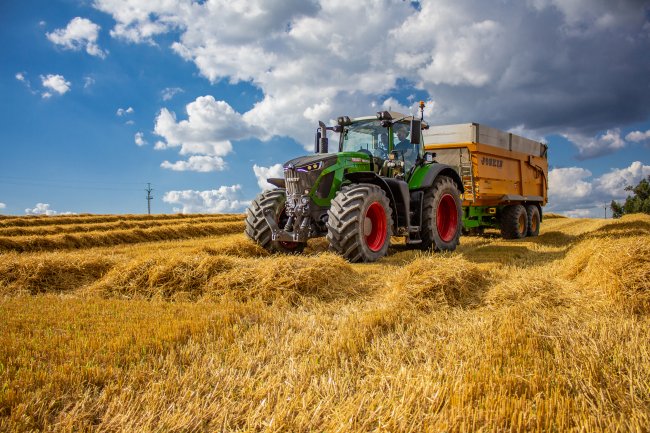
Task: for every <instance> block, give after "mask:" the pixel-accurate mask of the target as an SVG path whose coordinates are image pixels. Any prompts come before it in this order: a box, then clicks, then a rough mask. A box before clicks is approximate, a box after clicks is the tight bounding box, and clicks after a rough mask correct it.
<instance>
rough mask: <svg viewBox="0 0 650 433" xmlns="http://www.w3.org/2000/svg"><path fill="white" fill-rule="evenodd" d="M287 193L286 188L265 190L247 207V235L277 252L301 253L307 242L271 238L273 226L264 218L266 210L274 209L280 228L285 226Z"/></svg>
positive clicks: (262, 245)
mask: <svg viewBox="0 0 650 433" xmlns="http://www.w3.org/2000/svg"><path fill="white" fill-rule="evenodd" d="M286 201H287V195H286V192H285V190H284V189H273V190H270V191H264V192H263V193H261V194H260V195H258V196H257V197H255V200H253V202H252V203H251V205H250V206H249V207H248V209H246V229H245V230H244V232H245V233H246V235H247V236H248V237H249V238H250V239H252V240H253V241H255V242H257V243H258V244H259V245H260V246H261V247H262V248H264V249H266V250H268V251H271V252H277V253H287V254H299V253H301V252H302V251H303V250H304V249H305V245H306V243H305V242H280V241H274V240H272V239H271V227H269V225H268V224H267V222H266V219H264V211H265V210H267V209H273V213H274V215H275V220H276V221H277V222H278V226H280V228H283V227H284V224H285V223H286V221H287V216H286V214H285V213H284V204H285V202H286Z"/></svg>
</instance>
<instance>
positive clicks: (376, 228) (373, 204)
mask: <svg viewBox="0 0 650 433" xmlns="http://www.w3.org/2000/svg"><path fill="white" fill-rule="evenodd" d="M392 215H393V212H392V209H391V207H390V202H389V201H388V198H387V197H386V193H385V192H384V191H383V190H382V189H381V188H380V187H378V186H376V185H371V184H367V183H361V184H356V185H351V186H348V187H344V188H342V189H341V190H340V191H339V192H338V193H337V194H336V196H335V197H334V199H333V200H332V203H331V206H330V209H329V211H328V212H327V224H326V225H327V241H328V242H329V244H330V248H331V249H332V250H333V251H335V252H337V253H338V254H340V255H342V256H343V257H345V258H346V259H347V260H349V261H350V262H374V261H376V260H378V259H380V258H382V257H383V256H385V255H386V252H387V251H388V246H389V245H390V237H391V234H392V227H393V217H392Z"/></svg>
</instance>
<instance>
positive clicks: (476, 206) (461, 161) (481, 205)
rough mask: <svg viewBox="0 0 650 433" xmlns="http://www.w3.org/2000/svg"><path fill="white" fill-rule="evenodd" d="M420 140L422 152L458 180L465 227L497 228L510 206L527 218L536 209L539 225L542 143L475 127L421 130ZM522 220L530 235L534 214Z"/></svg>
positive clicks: (544, 166)
mask: <svg viewBox="0 0 650 433" xmlns="http://www.w3.org/2000/svg"><path fill="white" fill-rule="evenodd" d="M423 140H424V150H425V151H427V152H434V153H435V154H436V157H435V160H436V161H437V162H440V163H443V164H448V165H450V166H452V167H454V168H455V169H456V171H457V172H458V174H459V175H460V177H461V179H462V181H463V186H464V189H465V192H464V193H463V206H464V208H465V209H464V210H465V219H464V224H465V227H466V228H468V229H469V228H477V227H486V226H487V227H490V226H491V227H499V226H502V225H503V224H502V221H501V220H503V219H505V218H506V216H507V214H508V213H509V212H511V211H513V210H512V209H511V207H512V206H515V205H521V207H523V208H524V209H525V210H527V211H528V213H529V214H530V213H531V212H532V213H534V209H532V207H536V208H537V213H538V216H537V218H538V219H539V221H541V215H542V206H544V205H546V203H547V199H548V194H547V190H548V160H547V149H548V148H547V146H546V145H545V144H544V143H541V142H538V141H534V140H530V139H527V138H524V137H521V136H519V135H516V134H512V133H509V132H505V131H501V130H498V129H496V128H492V127H489V126H486V125H480V124H478V123H464V124H455V125H438V126H431V127H430V128H429V129H428V130H425V131H423ZM519 213H521V211H520V212H519ZM527 217H528V219H529V220H531V219H532V221H528V225H529V227H528V229H527V230H528V231H529V229H530V226H533V225H534V224H535V215H532V216H531V215H527ZM539 221H538V222H539ZM533 228H534V227H533ZM520 229H521V230H523V227H520V228H517V230H520ZM507 237H513V236H507ZM515 237H523V236H515Z"/></svg>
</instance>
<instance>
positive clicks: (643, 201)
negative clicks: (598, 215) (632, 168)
mask: <svg viewBox="0 0 650 433" xmlns="http://www.w3.org/2000/svg"><path fill="white" fill-rule="evenodd" d="M625 191H632V195H631V196H627V198H626V199H625V203H623V204H622V205H621V204H619V203H617V202H616V201H614V200H612V204H611V205H610V207H611V208H612V212H613V215H614V218H620V217H621V216H623V215H624V214H630V213H647V214H650V176H648V177H647V178H646V179H641V182H639V184H638V185H637V186H635V187H632V186H626V187H625Z"/></svg>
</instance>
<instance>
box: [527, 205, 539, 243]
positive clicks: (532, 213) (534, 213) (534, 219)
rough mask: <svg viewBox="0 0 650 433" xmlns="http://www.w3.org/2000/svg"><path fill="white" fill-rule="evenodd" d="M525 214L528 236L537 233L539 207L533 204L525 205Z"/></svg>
mask: <svg viewBox="0 0 650 433" xmlns="http://www.w3.org/2000/svg"><path fill="white" fill-rule="evenodd" d="M526 215H527V217H528V232H527V235H528V236H537V235H539V223H540V218H539V208H538V207H537V205H535V204H529V205H526Z"/></svg>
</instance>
